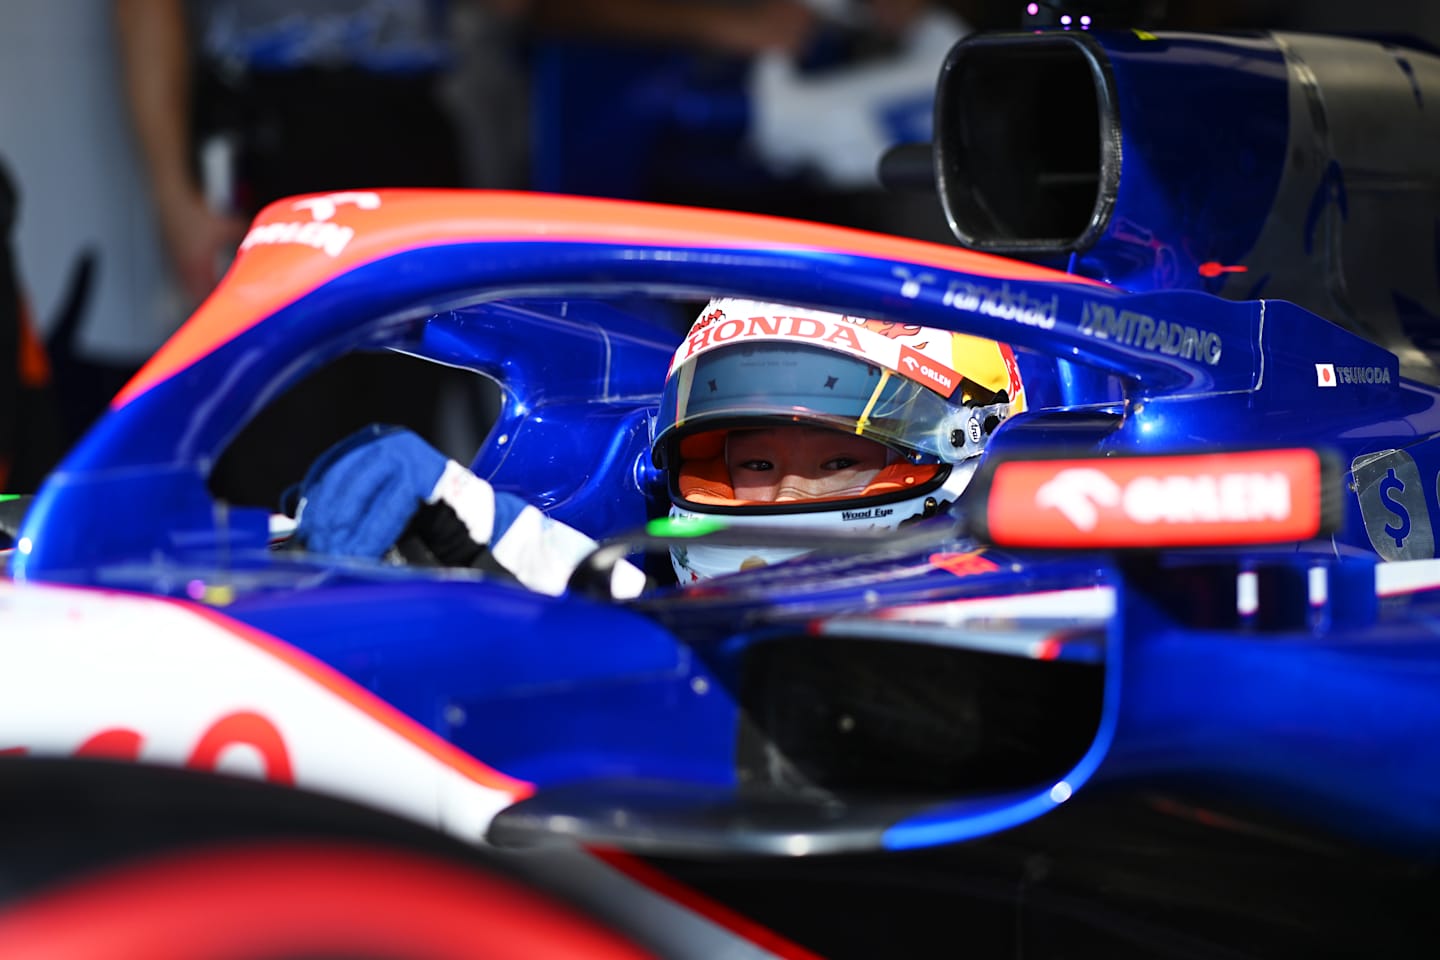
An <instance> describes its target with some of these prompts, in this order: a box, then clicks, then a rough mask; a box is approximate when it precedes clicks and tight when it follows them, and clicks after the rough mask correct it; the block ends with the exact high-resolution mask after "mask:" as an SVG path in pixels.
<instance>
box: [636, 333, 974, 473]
mask: <svg viewBox="0 0 1440 960" xmlns="http://www.w3.org/2000/svg"><path fill="white" fill-rule="evenodd" d="M955 409H956V408H955V406H954V405H953V404H952V403H951V402H949V401H947V400H946V399H945V398H944V397H942V396H940V395H939V394H937V393H935V392H934V391H932V390H930V389H928V388H926V387H924V386H922V385H921V384H919V383H917V382H915V381H913V380H910V379H907V378H905V377H902V376H899V375H898V374H895V373H893V372H891V371H889V370H887V369H885V368H884V367H879V366H876V365H874V364H871V363H867V362H866V361H865V360H863V359H860V358H857V357H853V356H849V355H847V354H843V353H839V352H837V351H834V350H826V349H818V348H814V347H807V346H799V345H796V344H793V343H782V342H767V341H761V342H757V343H755V344H753V345H750V346H745V347H733V348H731V349H728V350H717V351H710V352H706V353H701V354H698V355H696V356H694V357H692V358H690V359H688V360H686V361H684V362H683V363H682V364H681V365H680V366H679V367H677V368H676V369H675V371H674V372H673V373H672V375H671V376H670V378H669V379H668V381H667V382H666V385H665V393H664V395H663V396H662V398H661V401H660V418H659V431H658V433H657V435H656V438H655V439H656V444H655V446H656V450H657V452H661V453H662V456H665V455H667V454H664V453H663V451H664V450H665V448H666V446H667V443H666V441H667V440H669V439H673V438H674V437H677V436H680V435H682V434H688V433H690V432H692V431H693V430H697V429H709V428H712V427H723V426H733V425H743V424H746V423H750V424H753V423H755V422H756V421H761V422H764V421H770V422H798V423H808V424H812V425H815V426H828V427H831V428H834V429H837V430H843V431H845V432H846V433H853V434H856V435H857V436H862V437H867V438H869V439H871V440H876V441H878V442H880V443H884V444H886V445H888V446H891V447H894V448H896V449H898V450H900V451H902V452H904V453H905V454H907V455H908V456H910V457H911V458H912V459H913V460H915V461H917V462H922V461H931V462H933V461H935V460H939V459H942V457H943V456H944V455H945V454H946V453H947V452H950V451H953V447H951V446H950V445H949V443H948V432H949V427H950V424H951V422H953V420H954V417H955Z"/></svg>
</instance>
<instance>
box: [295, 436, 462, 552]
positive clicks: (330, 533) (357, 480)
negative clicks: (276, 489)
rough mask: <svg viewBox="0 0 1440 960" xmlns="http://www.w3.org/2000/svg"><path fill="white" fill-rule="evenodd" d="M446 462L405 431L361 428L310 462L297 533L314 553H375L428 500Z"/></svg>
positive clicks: (385, 546) (389, 544)
mask: <svg viewBox="0 0 1440 960" xmlns="http://www.w3.org/2000/svg"><path fill="white" fill-rule="evenodd" d="M445 463H446V460H445V456H444V454H442V453H440V451H438V450H436V449H435V448H434V447H432V446H430V445H429V444H428V443H426V442H425V441H424V440H422V439H420V437H418V436H417V435H416V434H414V433H412V432H411V431H409V430H405V429H403V428H401V427H387V426H379V425H374V426H369V427H365V428H364V429H362V430H360V431H358V432H356V433H353V434H351V435H350V436H349V437H346V438H345V439H344V440H341V441H340V442H339V443H337V444H336V445H335V446H333V447H331V448H330V449H329V450H327V451H325V453H323V454H321V455H320V459H318V460H316V461H315V463H313V464H312V465H311V466H310V469H309V471H308V472H307V473H306V474H305V479H304V480H303V481H301V483H300V503H299V507H298V511H299V512H298V513H297V515H296V520H297V525H296V528H295V538H296V539H297V540H299V541H300V542H301V543H303V544H304V545H305V546H306V548H308V549H310V550H314V551H316V552H319V553H336V554H341V555H344V556H347V557H367V558H370V559H378V558H380V557H382V556H384V555H385V552H386V551H387V550H389V549H390V548H391V547H392V546H394V544H395V542H396V541H397V540H399V539H400V534H402V533H403V532H404V531H405V528H406V526H408V525H409V523H410V519H411V518H412V517H414V516H415V513H416V511H418V510H419V509H420V508H421V507H422V506H424V505H425V503H426V501H427V500H428V499H429V497H430V495H431V493H432V492H433V491H434V489H435V485H436V484H437V483H439V482H440V477H441V475H442V474H443V473H444V472H445Z"/></svg>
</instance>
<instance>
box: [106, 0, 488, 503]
mask: <svg viewBox="0 0 1440 960" xmlns="http://www.w3.org/2000/svg"><path fill="white" fill-rule="evenodd" d="M114 2H115V20H116V28H117V37H118V41H119V45H120V48H121V53H122V56H121V59H122V62H123V64H124V75H125V89H126V92H127V95H128V99H129V102H130V109H131V115H132V117H133V120H134V126H135V130H136V133H137V135H138V139H139V141H140V145H141V148H142V154H143V156H144V159H145V169H146V172H147V174H148V178H149V182H150V186H151V196H152V199H153V201H154V203H155V207H156V210H157V212H158V214H159V219H160V222H161V225H162V232H163V235H164V237H165V244H166V249H167V250H168V252H169V255H170V258H171V260H172V262H173V263H174V264H175V267H176V271H177V273H178V274H179V275H180V277H182V279H183V281H184V284H185V287H186V289H187V290H188V291H189V292H190V293H191V295H192V296H194V295H200V294H202V293H203V292H205V291H207V290H208V288H209V287H211V286H213V284H214V283H215V281H216V279H217V278H218V275H219V273H220V271H221V270H222V269H223V268H224V266H225V255H226V253H227V252H229V251H233V249H234V246H235V243H236V241H237V240H238V239H239V237H238V236H237V234H236V232H235V227H236V225H237V223H241V222H245V221H248V220H249V219H250V218H251V217H252V216H253V215H254V214H255V213H257V212H258V211H259V210H260V209H261V208H262V207H264V206H265V205H267V204H269V203H271V202H273V201H275V200H277V199H280V198H283V197H287V196H293V195H296V194H304V193H317V192H333V191H344V190H369V189H375V188H384V187H447V188H453V187H460V186H463V185H465V180H464V175H463V173H462V154H461V150H460V144H459V140H458V137H457V133H456V130H455V124H454V122H453V119H452V116H451V115H450V113H449V112H448V109H447V107H446V104H445V102H444V99H443V95H442V86H443V83H444V81H445V79H446V77H447V71H448V70H449V68H450V64H451V60H452V50H451V46H450V35H449V27H450V20H449V13H450V11H449V9H448V4H446V3H443V2H435V0H190V2H188V3H187V2H185V0H114ZM462 377H463V378H464V379H465V380H466V381H467V385H468V381H469V380H471V379H473V378H471V377H470V376H469V375H468V374H460V373H457V372H455V371H437V370H436V369H435V368H434V367H433V366H431V365H429V364H424V363H422V362H420V361H416V360H413V359H411V358H407V357H402V356H400V355H396V354H367V355H358V356H351V357H346V358H344V359H342V360H341V361H339V362H338V363H335V364H332V365H330V366H328V367H326V368H325V369H323V370H321V371H320V372H319V373H317V374H315V375H314V376H312V377H311V378H309V379H307V380H306V381H304V382H302V383H301V384H299V385H297V386H296V387H295V388H294V389H292V390H291V391H289V392H288V393H287V394H286V395H284V396H282V397H280V398H279V399H278V400H277V401H276V402H274V403H272V404H271V405H269V406H268V407H267V408H266V410H265V411H264V412H263V413H262V414H261V415H260V416H259V417H258V418H257V419H256V420H255V421H253V422H252V423H251V424H250V425H249V426H247V428H246V429H245V430H244V431H243V432H242V433H241V434H240V435H239V436H238V437H237V438H236V439H235V440H234V442H233V443H232V444H231V445H230V446H229V447H228V448H227V450H226V452H225V454H224V455H223V456H222V458H221V459H220V461H219V462H218V463H217V464H216V467H215V470H214V472H213V473H212V476H211V486H212V488H213V489H214V490H215V492H216V493H217V494H219V495H221V496H223V497H225V498H226V499H230V500H232V501H235V502H240V503H252V504H261V503H273V502H275V500H276V498H277V497H278V496H279V493H280V491H281V490H282V489H283V488H284V485H285V483H286V482H287V478H289V477H293V476H294V475H295V473H296V471H298V470H300V469H303V467H304V465H305V464H306V463H309V462H310V461H311V460H313V459H314V457H315V456H316V454H317V453H319V452H320V451H321V450H323V449H325V448H326V447H327V446H329V445H330V444H332V443H334V442H335V441H336V440H337V439H339V438H341V437H343V436H345V435H346V434H348V433H350V432H352V431H353V430H355V429H356V428H358V427H359V426H361V425H363V424H365V423H370V422H374V421H377V420H384V421H387V422H393V423H399V424H403V425H405V426H407V427H409V428H411V429H413V430H415V431H416V432H417V433H420V434H422V435H424V436H426V437H429V438H432V439H434V440H436V442H443V443H444V445H446V446H447V447H448V448H449V449H450V450H451V451H452V452H453V453H455V455H457V456H463V455H465V454H466V453H467V452H468V451H466V450H465V449H464V448H465V447H467V446H468V447H470V449H472V450H473V446H474V445H475V444H478V442H479V433H480V426H479V425H478V424H470V425H466V426H465V427H462V429H460V430H459V431H458V436H456V434H457V431H451V434H450V439H449V441H448V442H444V441H440V440H438V439H436V438H437V437H438V436H439V435H440V434H441V433H442V423H441V419H442V416H441V397H442V394H443V392H444V391H445V389H446V387H447V384H448V383H449V381H450V380H453V379H459V378H462Z"/></svg>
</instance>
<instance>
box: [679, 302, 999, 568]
mask: <svg viewBox="0 0 1440 960" xmlns="http://www.w3.org/2000/svg"><path fill="white" fill-rule="evenodd" d="M1023 406H1024V396H1023V392H1022V388H1021V384H1020V375H1019V372H1018V370H1017V368H1016V366H1015V359H1014V356H1013V355H1012V353H1011V352H1010V349H1009V348H1008V347H1006V346H1004V345H1003V344H999V343H996V342H994V341H993V340H984V339H981V338H979V337H972V336H968V335H966V334H961V333H952V332H950V331H948V330H938V329H934V328H931V327H919V326H914V325H910V324H899V323H890V322H888V321H881V320H870V319H866V318H864V317H852V316H844V315H841V314H836V313H826V312H823V311H819V310H807V309H802V308H798V307H788V306H783V305H781V304H774V303H760V302H755V301H750V300H731V299H722V300H713V301H711V302H710V303H709V304H708V305H707V306H706V308H705V309H704V311H703V312H702V313H701V314H700V318H699V319H698V320H696V321H695V324H694V326H692V327H691V329H690V332H689V334H688V335H687V336H686V338H685V339H684V340H683V341H682V342H681V344H680V347H679V348H678V349H677V350H676V351H675V357H674V359H673V360H672V361H671V364H670V372H669V374H668V375H667V376H666V379H665V392H664V395H663V397H662V398H661V401H660V415H659V420H658V424H657V431H656V436H655V442H654V447H653V452H654V458H655V462H656V464H657V465H658V466H660V467H662V468H664V469H665V470H666V472H667V474H668V477H669V483H670V499H671V503H672V507H671V516H673V517H682V518H684V517H699V516H723V517H725V518H726V519H727V520H729V521H731V522H735V521H737V520H738V521H740V522H747V521H748V522H754V523H757V524H763V525H766V526H777V525H786V524H795V525H805V526H815V525H834V526H837V527H844V528H855V529H863V528H870V529H874V528H879V529H895V528H897V527H899V526H900V525H901V524H903V523H905V522H906V521H909V520H914V519H919V518H921V517H926V516H930V515H933V514H935V513H937V512H939V511H940V510H941V509H943V508H944V507H945V506H946V505H948V504H949V503H950V502H952V501H953V500H954V499H955V497H956V496H958V495H959V493H960V491H961V490H963V489H964V488H965V485H966V483H968V482H969V480H970V476H971V474H972V473H973V472H974V469H975V466H976V464H977V462H978V461H977V459H976V458H978V457H979V455H980V453H981V452H982V451H983V449H984V446H985V442H986V440H987V439H988V438H989V436H990V434H991V433H992V432H993V431H994V430H995V428H996V427H997V426H999V424H1000V423H1001V422H1003V421H1004V420H1005V418H1006V417H1008V416H1009V415H1010V414H1011V413H1012V412H1018V411H1019V410H1021V409H1023ZM803 552H804V550H803V549H775V548H767V549H751V548H742V547H729V546H706V545H704V544H703V543H702V544H687V545H686V546H683V547H676V548H675V549H674V550H672V558H673V560H674V564H675V571H676V574H677V575H678V576H679V577H680V582H681V583H690V582H693V581H696V580H700V579H704V578H706V577H713V576H718V575H720V574H723V573H730V572H733V571H736V570H740V569H745V568H748V567H751V566H761V565H765V564H769V563H775V562H777V561H780V560H784V559H788V558H789V557H792V556H796V555H799V554H801V553H803Z"/></svg>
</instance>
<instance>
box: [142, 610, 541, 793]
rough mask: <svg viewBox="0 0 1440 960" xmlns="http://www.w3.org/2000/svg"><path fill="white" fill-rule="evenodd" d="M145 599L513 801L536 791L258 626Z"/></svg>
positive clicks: (217, 613)
mask: <svg viewBox="0 0 1440 960" xmlns="http://www.w3.org/2000/svg"><path fill="white" fill-rule="evenodd" d="M147 599H154V600H159V601H163V602H166V603H172V604H174V605H175V606H178V607H181V608H183V609H185V610H187V611H189V612H190V613H194V614H196V615H198V616H200V617H202V618H204V619H206V620H209V621H210V622H211V623H213V624H214V625H215V626H217V627H219V628H220V629H222V630H224V631H225V632H226V633H229V634H231V635H233V636H234V637H236V638H237V639H239V640H244V641H245V642H246V643H249V644H251V645H253V646H256V647H259V648H260V649H261V650H263V651H265V652H266V653H268V654H270V655H271V656H272V657H275V658H276V659H277V660H280V661H282V662H284V663H285V664H286V665H287V666H290V667H292V668H294V669H295V670H297V671H299V672H300V673H303V674H304V675H305V676H306V677H308V678H309V679H311V680H313V681H315V682H316V683H318V684H319V685H320V686H322V687H324V688H325V689H327V690H329V691H330V692H331V693H333V694H335V695H336V696H337V697H340V698H341V699H342V700H345V701H346V702H347V703H349V704H350V705H351V706H353V707H355V708H356V709H357V710H360V711H362V712H364V713H367V714H369V715H370V716H371V717H372V718H373V719H375V720H377V721H379V722H380V723H381V724H383V725H384V726H386V727H388V728H389V729H390V730H391V731H393V732H394V733H397V734H399V735H400V736H401V737H404V738H405V739H406V740H408V741H410V742H411V743H412V744H414V745H415V746H417V747H419V748H420V749H421V750H423V751H425V752H426V753H428V754H430V755H431V756H432V757H434V758H435V759H436V760H438V761H440V762H441V763H443V764H445V765H446V766H448V767H453V768H454V769H455V770H457V771H459V772H460V773H462V774H464V775H465V776H466V777H468V778H469V779H471V780H473V781H475V782H476V783H478V784H480V785H481V786H482V787H488V788H489V789H491V790H498V791H500V792H501V793H508V794H510V796H512V797H514V798H515V799H516V800H523V799H524V798H526V797H528V796H530V795H531V794H532V793H534V792H535V785H534V784H532V783H529V782H527V781H525V780H517V779H516V778H514V777H510V776H507V775H506V774H503V773H501V772H500V771H498V770H495V769H492V768H491V767H487V766H486V765H485V764H483V763H481V762H479V761H478V760H476V759H475V758H474V757H472V756H471V755H470V754H468V753H466V752H465V751H464V750H461V749H460V748H459V747H457V746H455V745H454V744H453V743H450V742H449V741H448V740H444V739H442V738H441V737H439V736H437V735H436V734H435V733H434V732H433V731H431V730H429V729H427V728H425V727H422V726H421V725H420V724H418V723H416V722H415V721H414V720H412V719H411V718H410V717H408V716H406V715H405V714H403V713H401V712H400V711H399V710H396V709H395V708H394V707H392V706H390V704H388V703H386V702H385V701H384V700H381V699H380V698H379V697H377V696H375V695H374V694H373V693H371V692H370V691H368V690H366V689H365V688H364V687H361V686H359V685H358V684H356V683H355V682H354V681H353V680H351V679H350V678H349V677H346V676H345V675H344V674H342V673H340V672H339V671H337V670H335V669H334V668H332V667H330V666H328V665H326V664H324V663H322V662H320V661H319V660H317V659H315V658H314V657H312V656H310V655H309V654H308V653H305V652H303V651H301V650H298V649H296V648H295V647H292V646H291V645H290V644H288V643H286V642H285V641H283V640H280V639H277V638H276V637H272V636H270V634H268V633H265V632H264V631H262V630H257V629H256V628H255V627H252V626H250V625H249V624H246V623H241V622H240V621H238V620H232V619H231V618H230V617H227V616H225V615H224V614H223V613H220V612H219V611H217V610H212V609H210V608H209V607H201V606H196V605H194V604H191V603H187V602H185V601H183V600H176V599H174V598H172V597H152V598H147Z"/></svg>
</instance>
